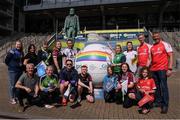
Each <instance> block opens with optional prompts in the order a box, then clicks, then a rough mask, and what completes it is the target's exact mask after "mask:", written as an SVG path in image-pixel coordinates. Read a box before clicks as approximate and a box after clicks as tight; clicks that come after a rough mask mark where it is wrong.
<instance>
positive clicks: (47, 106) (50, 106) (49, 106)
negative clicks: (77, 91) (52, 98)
mask: <svg viewBox="0 0 180 120" xmlns="http://www.w3.org/2000/svg"><path fill="white" fill-rule="evenodd" d="M53 107H54V105H45V108H47V109H51V108H53Z"/></svg>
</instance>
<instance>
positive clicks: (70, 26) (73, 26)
mask: <svg viewBox="0 0 180 120" xmlns="http://www.w3.org/2000/svg"><path fill="white" fill-rule="evenodd" d="M79 30H80V28H79V17H78V16H77V15H75V10H74V8H71V9H70V11H69V15H68V16H67V17H66V19H65V23H64V32H65V34H66V37H67V38H72V39H74V38H75V37H76V36H77V33H78V32H79Z"/></svg>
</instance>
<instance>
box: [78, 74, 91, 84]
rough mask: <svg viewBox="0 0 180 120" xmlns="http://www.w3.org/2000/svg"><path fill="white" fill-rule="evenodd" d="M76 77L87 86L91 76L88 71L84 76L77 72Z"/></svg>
mask: <svg viewBox="0 0 180 120" xmlns="http://www.w3.org/2000/svg"><path fill="white" fill-rule="evenodd" d="M78 78H79V79H80V81H81V82H82V83H84V84H85V85H88V86H89V82H90V81H92V77H91V75H90V74H89V73H86V75H85V76H82V75H81V73H80V74H78Z"/></svg>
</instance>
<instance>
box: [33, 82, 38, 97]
mask: <svg viewBox="0 0 180 120" xmlns="http://www.w3.org/2000/svg"><path fill="white" fill-rule="evenodd" d="M34 91H35V93H34V97H36V96H38V92H39V84H38V83H36V85H35V90H34Z"/></svg>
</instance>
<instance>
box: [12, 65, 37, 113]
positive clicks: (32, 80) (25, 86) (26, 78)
mask: <svg viewBox="0 0 180 120" xmlns="http://www.w3.org/2000/svg"><path fill="white" fill-rule="evenodd" d="M26 71H27V72H26V73H23V74H22V75H21V77H20V78H19V80H18V81H17V83H16V85H15V87H16V88H17V89H16V96H17V98H18V100H19V110H18V111H19V112H23V111H24V103H23V99H24V98H27V102H28V103H29V104H36V103H37V101H36V97H37V96H38V91H39V86H38V81H39V78H38V76H37V75H35V74H34V64H32V63H29V64H27V65H26Z"/></svg>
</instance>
